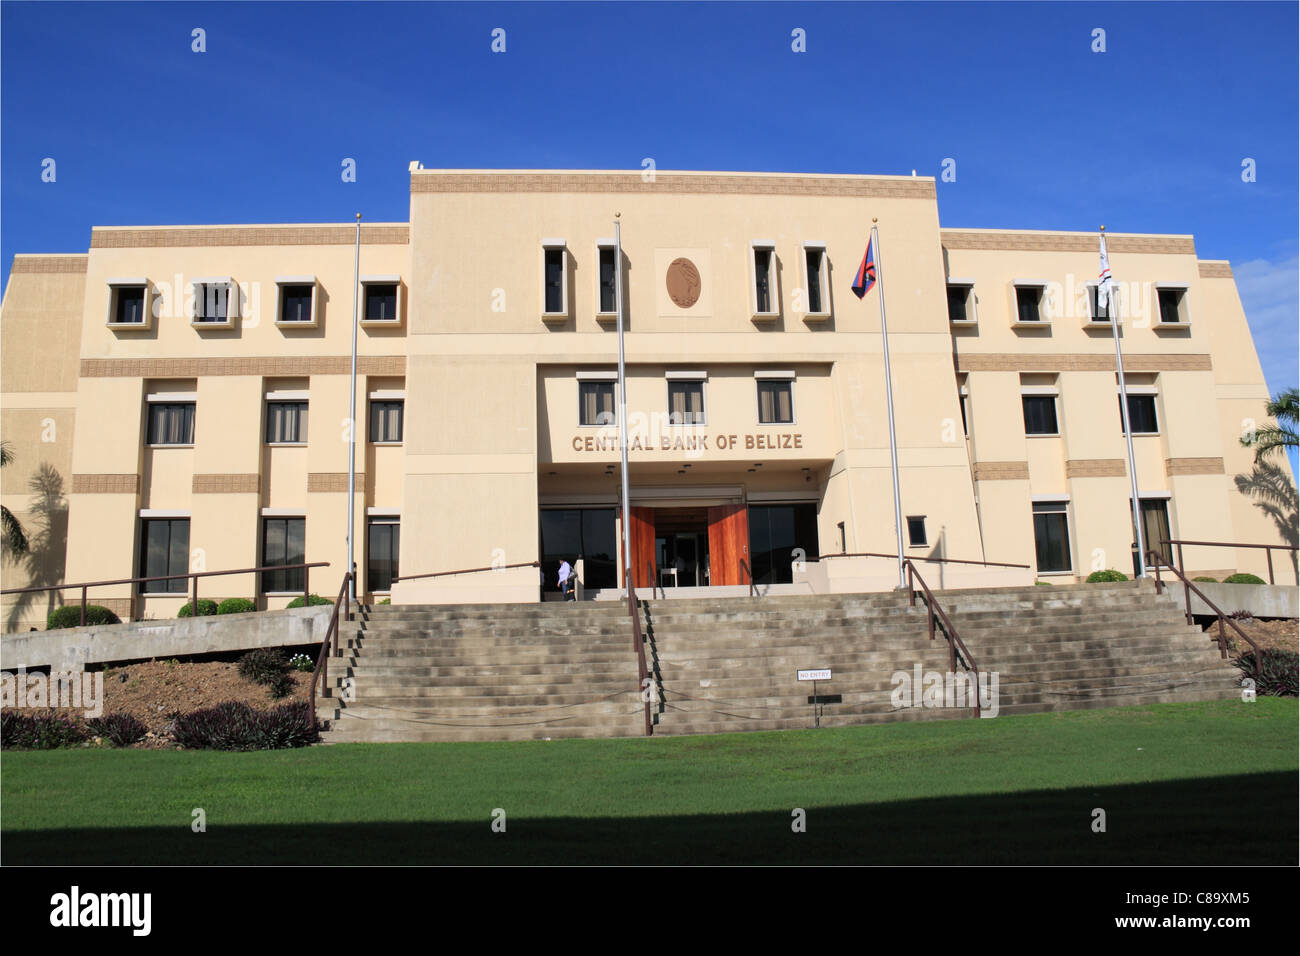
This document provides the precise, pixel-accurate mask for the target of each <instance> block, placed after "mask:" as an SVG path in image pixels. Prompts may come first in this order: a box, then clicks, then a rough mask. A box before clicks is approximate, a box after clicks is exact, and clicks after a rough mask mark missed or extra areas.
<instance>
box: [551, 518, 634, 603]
mask: <svg viewBox="0 0 1300 956" xmlns="http://www.w3.org/2000/svg"><path fill="white" fill-rule="evenodd" d="M539 523H540V525H541V528H540V531H541V538H542V578H543V586H544V588H545V590H546V591H550V592H555V591H557V590H558V589H557V587H556V584H557V582H558V580H559V572H560V562H562V561H568V562H569V564H570V565H574V564H575V561H576V559H578V558H582V564H583V577H582V585H583V587H584V588H587V589H588V590H591V589H593V588H613V587H617V586H618V571H617V563H616V562H617V558H618V541H617V537H616V535H615V523H614V509H613V508H556V509H549V508H548V509H546V510H545V511H542V512H541V515H540V522H539Z"/></svg>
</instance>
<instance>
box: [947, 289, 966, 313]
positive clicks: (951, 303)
mask: <svg viewBox="0 0 1300 956" xmlns="http://www.w3.org/2000/svg"><path fill="white" fill-rule="evenodd" d="M969 296H970V288H969V287H968V286H964V285H950V286H948V321H949V322H965V321H966V299H967V298H968V297H969Z"/></svg>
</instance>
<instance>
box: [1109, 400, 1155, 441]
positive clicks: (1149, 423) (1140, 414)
mask: <svg viewBox="0 0 1300 956" xmlns="http://www.w3.org/2000/svg"><path fill="white" fill-rule="evenodd" d="M1123 415H1124V410H1123V406H1121V407H1120V421H1119V424H1120V433H1121V434H1123V429H1124V418H1123ZM1128 425H1129V428H1130V429H1131V430H1132V432H1133V434H1134V435H1158V434H1160V423H1159V422H1157V421H1156V397H1155V396H1154V395H1130V396H1129V397H1128Z"/></svg>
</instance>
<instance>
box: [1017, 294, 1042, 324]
mask: <svg viewBox="0 0 1300 956" xmlns="http://www.w3.org/2000/svg"><path fill="white" fill-rule="evenodd" d="M1042 295H1043V290H1042V289H1039V288H1037V287H1031V286H1017V287H1016V318H1017V319H1019V320H1020V321H1021V322H1039V321H1041V319H1042V317H1041V316H1040V315H1039V314H1038V303H1039V301H1040V300H1041V299H1042Z"/></svg>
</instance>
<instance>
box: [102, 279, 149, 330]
mask: <svg viewBox="0 0 1300 956" xmlns="http://www.w3.org/2000/svg"><path fill="white" fill-rule="evenodd" d="M145 293H146V289H145V287H144V286H142V285H119V286H113V287H112V291H111V293H110V295H111V297H112V298H111V302H110V305H109V315H110V319H109V321H110V323H111V324H113V325H138V326H140V327H142V328H143V327H145V326H146V325H147V324H148V323H147V322H146V321H145V320H146V318H147V316H146V315H145V311H144V310H145V301H146V299H147V296H146V294H145Z"/></svg>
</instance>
